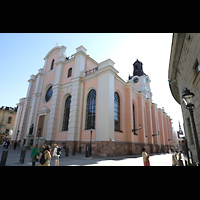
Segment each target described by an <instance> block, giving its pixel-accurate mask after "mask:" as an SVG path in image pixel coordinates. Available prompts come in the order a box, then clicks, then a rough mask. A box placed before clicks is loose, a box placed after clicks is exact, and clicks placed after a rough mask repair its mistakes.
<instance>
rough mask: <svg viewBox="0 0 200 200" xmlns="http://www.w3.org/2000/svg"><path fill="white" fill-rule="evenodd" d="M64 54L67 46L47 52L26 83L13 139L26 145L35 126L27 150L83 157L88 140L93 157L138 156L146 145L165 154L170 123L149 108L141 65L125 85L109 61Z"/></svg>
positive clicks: (136, 65)
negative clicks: (60, 150) (48, 147)
mask: <svg viewBox="0 0 200 200" xmlns="http://www.w3.org/2000/svg"><path fill="white" fill-rule="evenodd" d="M65 51H66V47H65V46H56V47H54V48H53V49H51V50H50V51H49V52H48V53H47V55H46V56H45V58H44V60H45V63H44V66H43V68H41V69H39V70H38V74H36V75H31V77H30V79H29V80H28V81H29V87H28V91H27V96H26V98H22V99H20V100H19V103H18V104H17V105H18V107H19V108H18V113H17V119H16V124H15V129H14V134H13V138H12V139H13V140H14V139H15V137H16V134H17V132H18V135H17V140H18V141H19V142H20V143H21V145H26V143H27V140H28V137H27V135H28V134H29V133H30V127H31V125H32V124H33V126H34V128H33V133H32V136H31V138H33V139H32V141H31V145H33V144H34V143H35V142H39V144H40V146H41V145H42V144H43V143H49V144H52V143H54V142H57V143H58V144H59V145H60V146H61V147H64V146H68V147H69V150H70V151H71V150H72V148H73V147H75V149H76V151H78V150H79V147H81V149H82V152H84V151H85V147H86V144H89V143H90V140H92V154H96V155H104V156H108V155H120V154H138V153H141V149H142V147H144V146H145V147H146V148H147V151H149V152H159V150H160V149H162V151H167V150H168V149H169V148H170V146H172V145H173V142H172V141H171V140H169V139H171V138H172V137H173V136H172V125H171V119H170V117H169V116H168V115H167V114H166V113H165V112H164V110H163V109H159V108H157V105H156V104H154V103H152V93H151V89H150V82H151V81H150V78H149V77H148V75H146V74H145V73H144V72H143V66H142V63H141V62H140V61H138V60H137V61H136V62H135V63H134V70H133V75H132V76H130V75H129V78H128V81H127V82H125V81H124V80H122V79H121V78H120V77H119V76H118V75H117V74H118V71H117V70H116V69H115V68H114V64H115V63H114V62H113V61H112V60H111V59H107V60H105V61H103V62H100V63H98V62H96V61H95V60H93V59H92V58H91V57H90V56H89V55H87V54H86V51H87V50H86V48H85V47H83V46H80V47H78V48H76V53H75V54H73V55H72V56H69V57H66V54H65ZM140 125H141V129H140V130H137V131H136V130H135V131H133V129H139V126H140ZM91 130H92V135H91ZM134 132H135V134H134ZM158 133H159V134H158ZM136 134H137V135H136ZM29 135H30V134H29ZM152 135H155V136H154V137H153V136H152Z"/></svg>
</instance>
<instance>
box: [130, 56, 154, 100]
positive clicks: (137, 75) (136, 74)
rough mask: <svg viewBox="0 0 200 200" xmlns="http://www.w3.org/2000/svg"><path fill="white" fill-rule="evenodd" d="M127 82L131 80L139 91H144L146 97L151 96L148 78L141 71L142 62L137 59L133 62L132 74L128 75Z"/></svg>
mask: <svg viewBox="0 0 200 200" xmlns="http://www.w3.org/2000/svg"><path fill="white" fill-rule="evenodd" d="M128 82H133V83H134V85H135V88H136V89H137V90H138V91H139V92H143V93H145V96H146V98H150V99H151V98H152V93H151V88H150V82H151V80H150V78H149V76H148V75H146V74H145V73H144V71H143V64H142V62H140V61H139V60H138V59H137V60H136V61H135V62H134V63H133V75H132V76H130V75H129V80H128Z"/></svg>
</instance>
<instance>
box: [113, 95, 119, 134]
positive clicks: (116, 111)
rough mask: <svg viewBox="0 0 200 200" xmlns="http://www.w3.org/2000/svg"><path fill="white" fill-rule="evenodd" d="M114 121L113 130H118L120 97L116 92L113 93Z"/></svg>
mask: <svg viewBox="0 0 200 200" xmlns="http://www.w3.org/2000/svg"><path fill="white" fill-rule="evenodd" d="M114 121H115V131H120V99H119V95H118V93H117V92H115V94H114Z"/></svg>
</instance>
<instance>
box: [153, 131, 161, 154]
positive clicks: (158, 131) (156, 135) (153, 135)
mask: <svg viewBox="0 0 200 200" xmlns="http://www.w3.org/2000/svg"><path fill="white" fill-rule="evenodd" d="M154 136H159V140H158V142H159V143H158V146H159V151H160V152H161V144H160V132H159V131H158V134H153V135H152V137H154Z"/></svg>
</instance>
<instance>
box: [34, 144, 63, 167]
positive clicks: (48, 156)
mask: <svg viewBox="0 0 200 200" xmlns="http://www.w3.org/2000/svg"><path fill="white" fill-rule="evenodd" d="M39 155H40V157H39ZM60 155H61V148H60V147H59V146H58V145H57V143H55V144H54V148H53V149H52V148H51V146H49V145H46V144H44V145H43V147H42V150H41V151H40V149H39V147H38V144H35V145H34V148H33V149H32V151H31V156H30V157H31V158H32V166H35V163H36V162H38V161H39V166H50V165H51V160H52V159H53V160H54V162H55V166H59V157H60Z"/></svg>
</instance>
